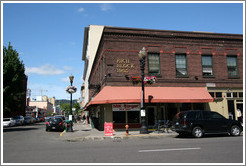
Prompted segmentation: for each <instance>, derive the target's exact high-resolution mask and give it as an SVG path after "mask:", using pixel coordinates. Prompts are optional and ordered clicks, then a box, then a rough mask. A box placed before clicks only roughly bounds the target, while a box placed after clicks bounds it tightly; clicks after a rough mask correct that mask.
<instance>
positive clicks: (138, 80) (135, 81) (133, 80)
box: [130, 76, 142, 84]
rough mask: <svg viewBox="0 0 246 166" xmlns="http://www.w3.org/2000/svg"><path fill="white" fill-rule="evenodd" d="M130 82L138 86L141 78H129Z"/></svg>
mask: <svg viewBox="0 0 246 166" xmlns="http://www.w3.org/2000/svg"><path fill="white" fill-rule="evenodd" d="M130 80H131V81H132V83H133V84H138V83H140V82H142V79H141V77H136V76H135V77H131V78H130Z"/></svg>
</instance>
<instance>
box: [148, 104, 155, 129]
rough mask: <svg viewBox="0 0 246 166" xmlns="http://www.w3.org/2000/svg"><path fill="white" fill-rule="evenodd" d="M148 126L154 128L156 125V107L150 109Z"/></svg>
mask: <svg viewBox="0 0 246 166" xmlns="http://www.w3.org/2000/svg"><path fill="white" fill-rule="evenodd" d="M147 109H148V115H147V116H148V126H149V127H150V126H154V125H155V108H154V107H148V108H147Z"/></svg>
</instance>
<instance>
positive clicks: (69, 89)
mask: <svg viewBox="0 0 246 166" xmlns="http://www.w3.org/2000/svg"><path fill="white" fill-rule="evenodd" d="M76 91H77V88H76V87H75V86H68V87H67V88H66V92H67V93H70V94H72V93H75V92H76Z"/></svg>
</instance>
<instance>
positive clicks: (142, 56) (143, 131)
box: [138, 47, 148, 134]
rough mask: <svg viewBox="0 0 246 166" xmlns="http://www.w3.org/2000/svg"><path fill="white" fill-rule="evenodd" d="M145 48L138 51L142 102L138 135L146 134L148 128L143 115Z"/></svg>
mask: <svg viewBox="0 0 246 166" xmlns="http://www.w3.org/2000/svg"><path fill="white" fill-rule="evenodd" d="M146 54H147V53H146V49H145V47H143V48H142V50H140V51H139V53H138V57H139V62H140V69H141V77H142V100H141V123H142V126H141V128H140V134H148V128H147V126H146V115H145V112H146V111H145V97H144V69H145V58H146Z"/></svg>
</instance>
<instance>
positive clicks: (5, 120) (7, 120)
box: [3, 118, 16, 127]
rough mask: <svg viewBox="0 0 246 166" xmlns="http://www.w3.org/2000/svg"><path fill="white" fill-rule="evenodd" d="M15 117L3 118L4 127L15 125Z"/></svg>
mask: <svg viewBox="0 0 246 166" xmlns="http://www.w3.org/2000/svg"><path fill="white" fill-rule="evenodd" d="M15 123H16V121H15V120H14V118H3V127H10V126H15Z"/></svg>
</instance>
